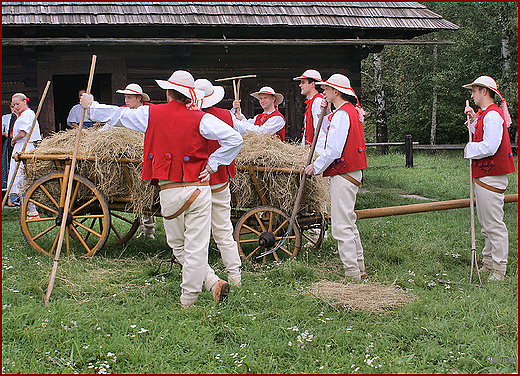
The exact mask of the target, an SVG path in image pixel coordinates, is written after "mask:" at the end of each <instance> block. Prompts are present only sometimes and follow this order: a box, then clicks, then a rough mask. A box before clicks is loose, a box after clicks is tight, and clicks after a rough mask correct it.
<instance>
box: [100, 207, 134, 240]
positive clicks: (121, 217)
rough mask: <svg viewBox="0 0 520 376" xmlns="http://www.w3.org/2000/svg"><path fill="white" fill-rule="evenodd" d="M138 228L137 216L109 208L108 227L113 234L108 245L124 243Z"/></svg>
mask: <svg viewBox="0 0 520 376" xmlns="http://www.w3.org/2000/svg"><path fill="white" fill-rule="evenodd" d="M138 228H139V217H138V216H137V215H135V214H133V213H125V212H119V211H115V210H110V229H111V230H112V233H113V234H114V236H113V237H111V238H110V239H109V242H108V243H107V245H108V246H113V245H120V244H125V243H126V242H127V241H129V240H130V239H132V237H133V236H134V235H135V233H136V231H137V229H138Z"/></svg>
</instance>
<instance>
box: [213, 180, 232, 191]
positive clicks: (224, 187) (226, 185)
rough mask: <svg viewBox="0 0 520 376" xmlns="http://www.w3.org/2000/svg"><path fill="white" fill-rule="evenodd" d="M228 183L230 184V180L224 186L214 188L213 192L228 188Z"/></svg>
mask: <svg viewBox="0 0 520 376" xmlns="http://www.w3.org/2000/svg"><path fill="white" fill-rule="evenodd" d="M228 185H229V182H226V184H224V185H223V186H222V187H219V188H215V189H212V190H211V193H218V192H222V191H223V190H224V189H226V188H227V187H228Z"/></svg>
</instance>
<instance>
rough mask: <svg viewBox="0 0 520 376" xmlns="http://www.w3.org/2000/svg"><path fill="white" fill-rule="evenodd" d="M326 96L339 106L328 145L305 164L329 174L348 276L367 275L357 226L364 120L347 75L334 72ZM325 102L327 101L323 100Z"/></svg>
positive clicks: (335, 232) (331, 118)
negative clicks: (362, 120) (357, 107)
mask: <svg viewBox="0 0 520 376" xmlns="http://www.w3.org/2000/svg"><path fill="white" fill-rule="evenodd" d="M319 84H320V85H324V86H325V91H324V94H325V98H326V100H327V102H329V103H332V104H333V105H334V107H335V108H336V110H335V111H334V112H333V113H331V114H330V115H329V121H330V126H329V129H328V130H327V138H326V141H325V148H324V150H323V152H322V154H321V155H320V156H319V157H318V158H317V159H316V160H315V161H314V163H313V164H310V165H309V166H307V167H305V173H306V174H308V175H314V174H321V173H323V176H330V177H331V179H330V197H331V223H332V236H333V237H334V239H336V240H337V241H338V251H339V256H340V259H341V261H342V263H343V268H344V270H345V276H346V277H347V279H350V280H353V281H359V280H361V278H366V277H367V274H366V271H365V261H364V256H363V247H362V245H361V240H360V237H359V231H358V228H357V226H356V213H355V212H354V207H355V204H356V195H357V192H358V189H359V187H360V186H361V179H362V177H363V169H365V168H367V159H366V150H365V138H364V134H363V123H362V122H361V120H360V114H359V111H358V110H357V109H356V107H355V106H354V105H355V104H356V103H357V97H356V94H355V93H354V90H353V89H352V87H351V86H350V80H349V79H348V77H346V76H344V75H342V74H333V75H332V76H330V77H329V79H328V80H327V81H325V82H320V83H319ZM322 105H323V106H326V103H323V104H322Z"/></svg>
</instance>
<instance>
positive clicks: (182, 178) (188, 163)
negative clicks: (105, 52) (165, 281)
mask: <svg viewBox="0 0 520 376" xmlns="http://www.w3.org/2000/svg"><path fill="white" fill-rule="evenodd" d="M156 82H157V84H158V85H159V86H160V87H161V88H163V89H165V90H166V98H167V101H168V102H167V103H164V104H160V105H156V106H140V107H138V108H136V109H130V108H128V107H117V106H108V105H102V104H99V103H97V102H93V98H92V96H91V95H88V94H83V96H82V98H81V100H80V103H81V105H82V106H83V107H84V108H88V109H89V112H90V115H89V116H90V118H91V119H92V120H95V121H100V122H107V121H108V122H110V124H112V125H114V126H118V125H119V126H124V127H127V128H130V129H134V130H137V131H139V132H145V140H144V161H143V173H142V179H143V180H145V181H149V182H150V183H151V184H158V185H159V186H160V188H161V192H160V201H161V213H162V215H163V223H164V229H165V232H166V238H167V241H168V245H169V246H170V247H171V248H172V249H173V253H174V256H175V258H176V259H177V260H178V261H179V262H180V263H181V265H182V283H181V290H182V293H181V296H180V301H181V305H182V306H183V307H184V308H190V307H192V306H193V305H194V304H195V302H196V301H197V299H198V295H199V294H200V292H201V291H202V286H203V283H204V280H205V279H206V280H208V277H207V273H208V272H209V270H210V269H211V268H210V267H209V265H208V249H209V239H210V229H211V189H210V187H209V179H210V174H211V173H214V172H215V171H217V169H218V166H220V165H222V164H230V163H231V162H232V161H233V160H234V159H235V157H236V156H237V154H238V152H239V151H240V148H241V146H242V137H241V136H240V134H238V132H236V131H235V130H233V128H231V127H230V126H229V125H227V124H226V123H224V122H223V121H221V120H219V119H217V118H216V117H215V116H213V115H211V114H207V113H204V112H202V111H199V110H197V109H193V107H194V104H195V103H197V102H198V100H199V99H201V98H202V97H203V95H204V94H203V93H202V92H201V91H199V90H197V89H195V84H194V79H193V77H192V75H191V74H190V73H189V72H186V71H182V70H178V71H175V72H173V74H172V75H171V76H170V78H169V79H168V80H156ZM192 109H193V110H192ZM208 140H216V141H218V142H219V144H220V145H221V146H220V148H218V149H217V150H216V151H215V152H213V153H212V154H211V155H209V152H208V150H209V149H208ZM212 281H213V283H211V286H207V287H209V288H210V289H211V291H212V292H213V299H214V301H215V303H216V304H218V303H219V302H220V301H221V300H222V299H224V298H225V297H226V296H227V294H228V292H229V284H228V283H227V282H226V281H224V280H221V279H219V278H218V277H215V278H213V279H212Z"/></svg>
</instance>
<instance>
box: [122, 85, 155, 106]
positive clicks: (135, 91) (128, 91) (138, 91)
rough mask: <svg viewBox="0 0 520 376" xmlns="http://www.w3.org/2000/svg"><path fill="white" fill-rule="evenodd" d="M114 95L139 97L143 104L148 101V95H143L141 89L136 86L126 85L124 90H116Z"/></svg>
mask: <svg viewBox="0 0 520 376" xmlns="http://www.w3.org/2000/svg"><path fill="white" fill-rule="evenodd" d="M116 93H119V94H131V95H140V96H141V97H142V98H143V102H148V101H149V100H150V97H149V96H148V94H146V93H144V92H143V88H142V87H141V86H139V85H137V84H128V85H126V87H125V88H124V89H119V90H116Z"/></svg>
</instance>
